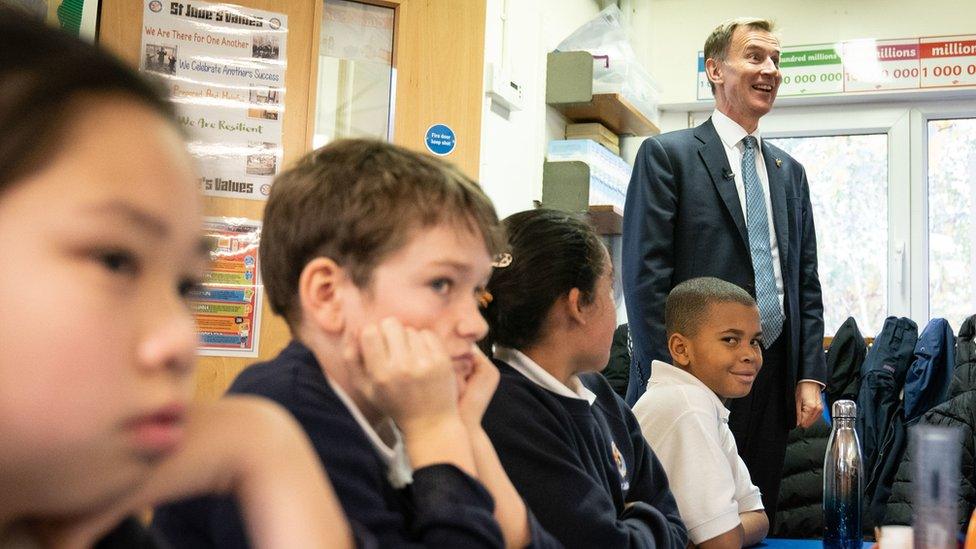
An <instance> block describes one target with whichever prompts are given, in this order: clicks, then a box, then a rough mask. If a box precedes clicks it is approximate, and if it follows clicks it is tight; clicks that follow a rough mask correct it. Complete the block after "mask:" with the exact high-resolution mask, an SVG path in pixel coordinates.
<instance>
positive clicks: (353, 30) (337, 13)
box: [312, 0, 395, 148]
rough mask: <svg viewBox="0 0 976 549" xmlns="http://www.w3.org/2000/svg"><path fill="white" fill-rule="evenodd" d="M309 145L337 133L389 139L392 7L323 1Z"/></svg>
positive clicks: (336, 136)
mask: <svg viewBox="0 0 976 549" xmlns="http://www.w3.org/2000/svg"><path fill="white" fill-rule="evenodd" d="M324 1H325V8H324V11H323V16H322V33H321V41H320V44H319V75H318V84H317V89H318V96H317V99H316V107H315V134H314V137H313V139H312V145H313V146H314V147H316V148H317V147H321V146H322V145H325V144H326V143H328V142H330V141H332V140H333V139H338V138H340V137H373V138H377V139H384V140H388V139H390V136H391V134H392V120H391V114H392V108H391V107H392V105H393V23H394V21H393V15H394V13H395V11H394V9H393V8H387V7H383V6H373V5H369V4H361V3H359V2H350V1H347V0H324Z"/></svg>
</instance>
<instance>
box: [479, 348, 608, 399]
mask: <svg viewBox="0 0 976 549" xmlns="http://www.w3.org/2000/svg"><path fill="white" fill-rule="evenodd" d="M494 354H495V358H497V359H498V360H500V361H502V362H504V363H506V364H508V365H509V366H511V367H512V368H515V371H517V372H518V373H520V374H522V375H523V376H525V377H527V378H529V381H531V382H533V383H535V384H536V385H538V386H539V387H542V388H543V389H545V390H547V391H551V392H553V393H556V394H557V395H560V396H564V397H569V398H575V399H579V400H585V401H587V402H588V403H590V405H593V403H594V402H595V401H596V394H595V393H594V392H593V391H591V390H589V389H587V388H586V386H585V385H583V382H581V381H580V379H579V376H575V375H574V376H572V377H570V378H569V387H567V386H566V385H563V384H562V383H560V382H559V380H558V379H556V377H555V376H553V375H552V374H550V373H549V372H547V371H546V370H545V368H543V367H542V366H539V365H538V364H537V363H536V362H535V361H534V360H532V359H531V358H529V357H528V356H526V355H525V353H523V352H522V351H519V350H518V349H512V348H510V347H503V346H501V345H496V346H495V351H494ZM570 387H572V388H570Z"/></svg>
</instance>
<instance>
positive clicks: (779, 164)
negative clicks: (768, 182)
mask: <svg viewBox="0 0 976 549" xmlns="http://www.w3.org/2000/svg"><path fill="white" fill-rule="evenodd" d="M782 165H783V161H782V160H780V159H779V158H777V159H776V167H777V168H778V167H780V166H782Z"/></svg>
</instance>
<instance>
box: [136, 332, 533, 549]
mask: <svg viewBox="0 0 976 549" xmlns="http://www.w3.org/2000/svg"><path fill="white" fill-rule="evenodd" d="M228 392H229V393H231V394H249V395H258V396H263V397H266V398H269V399H271V400H273V401H275V402H277V403H279V404H281V405H282V406H284V407H285V408H286V409H287V410H288V411H289V412H291V413H292V415H294V416H295V418H296V419H297V420H298V422H299V423H300V424H301V425H302V427H303V428H304V429H305V432H306V434H307V435H308V437H309V439H310V440H311V441H312V445H313V446H314V447H315V450H316V451H317V452H318V454H319V458H320V459H321V460H322V463H323V464H324V466H325V470H326V472H327V473H328V475H329V480H330V481H331V482H332V486H333V487H334V488H335V492H336V495H337V496H338V498H339V503H340V504H341V505H342V508H343V510H344V511H345V513H346V516H347V517H348V519H349V522H350V526H351V527H352V528H353V531H354V533H355V535H356V537H357V542H358V543H357V545H359V546H360V547H362V546H371V547H382V548H384V549H385V548H388V547H452V548H462V547H503V546H504V540H503V538H502V533H501V530H500V529H499V527H498V524H497V523H496V522H495V519H494V516H493V512H494V501H493V499H492V497H491V495H490V494H489V493H488V491H487V490H485V488H484V487H483V486H482V485H481V484H480V483H479V482H478V481H477V480H475V479H473V478H471V477H470V476H468V475H467V474H465V473H464V472H462V471H461V470H460V469H458V468H456V467H454V466H452V465H431V466H427V467H421V468H420V469H416V470H414V471H413V482H412V484H410V485H408V486H406V487H404V488H400V489H397V488H394V487H393V486H392V485H391V484H390V481H389V480H388V478H387V465H386V463H384V461H383V460H382V459H381V457H380V456H379V455H378V453H377V450H376V448H375V447H374V446H373V445H372V444H371V443H370V441H369V440H368V438H367V435H366V433H364V432H363V430H362V428H361V427H360V426H359V424H358V423H357V422H356V420H355V419H354V418H353V416H352V414H351V413H350V411H349V409H348V408H346V406H345V405H344V404H343V403H342V401H341V400H340V398H339V396H338V395H337V393H336V392H335V391H334V390H333V389H332V387H331V385H330V384H329V382H328V381H327V380H326V378H325V375H324V373H323V372H322V368H321V367H320V366H319V363H318V361H317V360H316V359H315V357H314V356H313V355H312V352H311V351H310V350H309V349H308V348H306V347H305V346H304V345H302V344H301V343H299V342H297V341H292V343H291V344H289V345H288V347H286V348H285V349H284V350H283V351H282V352H281V354H279V355H278V356H277V357H276V358H274V359H273V360H271V361H269V362H265V363H260V364H255V365H253V366H251V367H249V368H247V369H246V370H244V371H243V372H242V373H241V374H240V375H239V376H238V377H237V379H236V380H235V381H234V384H233V385H232V386H231V388H230V390H229V391H228ZM154 526H155V527H156V528H158V529H159V531H160V532H161V533H162V534H163V535H164V537H165V538H166V539H167V540H168V541H169V542H170V543H171V544H173V546H174V547H180V548H198V547H199V548H203V547H248V546H249V544H248V541H247V535H246V533H245V530H244V526H243V524H242V522H241V517H240V512H239V510H238V508H237V506H236V504H235V503H234V501H233V500H231V499H230V498H226V497H221V498H218V497H205V498H197V499H193V500H188V501H184V502H180V503H175V504H171V505H167V506H164V507H162V508H160V509H158V510H157V512H156V514H155V517H154ZM533 533H534V534H535V535H536V536H539V535H544V534H545V533H544V532H541V529H540V528H538V526H536V527H535V528H533Z"/></svg>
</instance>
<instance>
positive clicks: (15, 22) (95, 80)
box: [0, 5, 176, 193]
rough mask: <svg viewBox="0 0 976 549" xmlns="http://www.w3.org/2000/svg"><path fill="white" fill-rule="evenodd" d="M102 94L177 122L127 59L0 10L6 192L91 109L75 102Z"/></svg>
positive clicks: (0, 149) (0, 136) (0, 185)
mask: <svg viewBox="0 0 976 549" xmlns="http://www.w3.org/2000/svg"><path fill="white" fill-rule="evenodd" d="M101 93H104V94H112V93H115V94H123V95H125V96H127V97H129V98H131V99H133V100H135V101H137V102H139V103H141V104H143V105H146V106H148V107H150V108H151V109H153V110H155V111H156V112H158V113H159V114H161V115H162V116H164V117H165V118H166V119H168V120H170V121H172V122H173V123H174V125H175V124H176V122H175V117H174V114H173V107H172V105H171V104H170V103H169V102H168V101H166V100H165V99H163V98H162V96H161V95H160V93H159V92H158V91H157V90H156V88H155V87H154V86H153V85H152V84H150V83H148V82H146V81H145V80H143V79H142V78H141V77H140V76H139V75H138V74H136V73H135V72H134V71H133V70H132V69H130V68H128V67H127V66H125V65H124V64H123V63H122V62H121V61H119V60H118V59H116V58H114V57H112V56H111V55H109V54H108V53H105V52H104V51H102V50H100V49H98V48H96V47H95V46H93V45H91V44H88V43H86V42H84V41H82V40H80V39H78V38H75V37H73V36H71V35H69V34H67V33H66V32H63V31H60V30H58V29H55V28H52V27H48V26H47V25H45V24H44V23H42V22H40V21H35V20H33V19H30V18H28V17H25V16H24V15H23V13H22V12H20V11H16V10H13V9H11V8H9V7H4V6H3V5H0V193H3V191H5V190H6V189H7V188H9V187H10V186H11V185H12V184H13V183H15V182H17V181H19V180H20V179H21V178H23V177H25V176H27V175H28V174H29V173H31V172H33V171H36V170H39V169H40V168H42V167H43V166H44V165H45V163H46V162H48V161H50V160H51V159H52V158H53V157H54V155H55V153H56V152H57V147H58V145H59V144H60V140H61V137H62V135H63V134H64V133H65V132H64V130H65V128H67V127H68V125H69V123H70V122H71V120H72V117H73V115H74V112H73V111H76V109H81V108H84V105H80V104H78V103H77V102H75V101H73V100H74V99H76V98H77V97H79V96H82V95H86V94H101ZM174 127H175V126H174Z"/></svg>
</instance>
